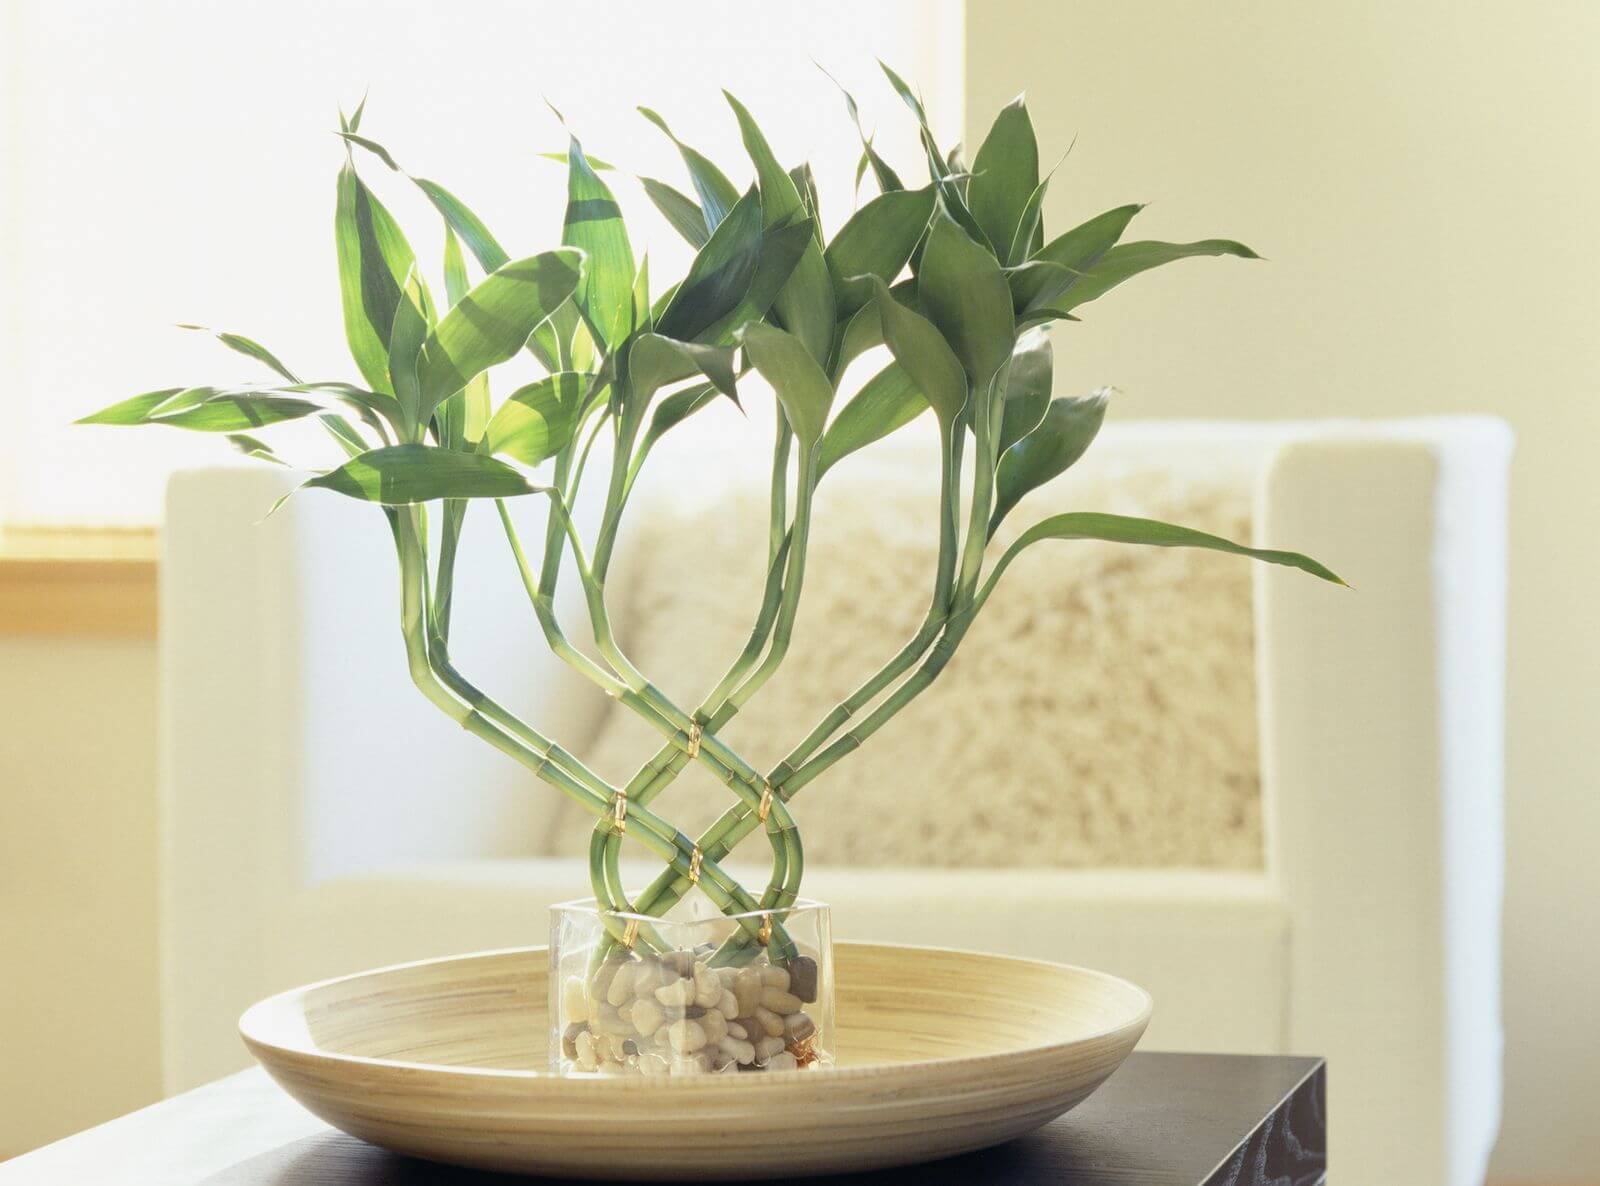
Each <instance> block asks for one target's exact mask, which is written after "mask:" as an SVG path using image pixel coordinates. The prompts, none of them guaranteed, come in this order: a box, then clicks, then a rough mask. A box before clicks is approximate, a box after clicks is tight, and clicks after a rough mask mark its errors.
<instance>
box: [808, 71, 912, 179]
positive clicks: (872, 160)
mask: <svg viewBox="0 0 1600 1186" xmlns="http://www.w3.org/2000/svg"><path fill="white" fill-rule="evenodd" d="M817 69H819V70H822V67H821V66H818V67H817ZM822 72H823V73H824V74H827V75H828V81H830V82H831V83H833V85H834V86H836V87H838V88H839V93H840V94H841V95H843V96H844V105H845V109H846V110H848V111H849V112H850V122H851V123H853V124H855V126H856V135H857V136H858V137H860V139H861V166H860V167H859V168H857V169H856V187H857V188H858V189H859V188H860V186H861V174H862V170H863V169H865V167H866V166H867V165H869V164H870V165H871V166H872V173H873V176H875V177H876V178H877V179H878V189H879V190H880V191H882V192H883V193H890V192H892V191H894V190H897V189H904V188H905V184H904V183H903V182H902V181H901V180H900V177H899V174H897V173H896V172H895V171H894V169H893V168H891V167H890V165H889V162H888V161H886V160H884V159H883V157H881V156H879V155H878V150H877V149H875V148H874V147H873V146H872V139H871V137H869V136H868V135H867V132H866V129H865V128H863V127H862V126H861V109H860V108H859V107H857V106H856V97H855V96H854V95H852V94H851V93H850V92H849V91H847V90H845V88H844V84H843V83H841V82H840V81H839V80H838V79H837V78H835V77H834V76H833V75H831V74H828V72H827V71H826V70H822Z"/></svg>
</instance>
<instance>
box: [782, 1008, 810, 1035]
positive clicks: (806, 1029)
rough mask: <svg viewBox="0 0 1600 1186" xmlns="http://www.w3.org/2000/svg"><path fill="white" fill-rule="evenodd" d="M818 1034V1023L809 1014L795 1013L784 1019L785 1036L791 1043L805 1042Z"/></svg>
mask: <svg viewBox="0 0 1600 1186" xmlns="http://www.w3.org/2000/svg"><path fill="white" fill-rule="evenodd" d="M816 1032H817V1023H816V1022H814V1021H812V1020H811V1017H810V1015H809V1014H806V1013H794V1014H791V1015H790V1016H788V1017H785V1018H784V1019H783V1036H784V1037H785V1038H787V1039H788V1040H789V1041H790V1042H804V1041H805V1040H806V1039H807V1038H809V1037H810V1036H811V1035H812V1034H814V1033H816Z"/></svg>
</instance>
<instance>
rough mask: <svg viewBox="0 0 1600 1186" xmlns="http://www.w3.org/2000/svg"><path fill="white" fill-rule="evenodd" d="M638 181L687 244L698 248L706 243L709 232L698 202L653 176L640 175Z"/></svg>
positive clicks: (709, 235)
mask: <svg viewBox="0 0 1600 1186" xmlns="http://www.w3.org/2000/svg"><path fill="white" fill-rule="evenodd" d="M639 181H640V183H641V184H642V185H643V186H644V192H645V194H646V195H647V196H648V197H649V199H650V200H651V201H652V202H653V203H655V207H656V209H657V210H659V211H661V215H662V217H663V218H665V219H666V220H667V222H668V223H670V224H671V225H672V229H673V230H675V231H677V232H678V234H680V235H682V236H683V237H684V238H685V239H686V240H688V242H689V246H691V247H693V248H695V249H696V250H699V249H700V248H702V247H704V246H705V245H706V240H707V239H709V238H710V237H711V234H710V232H708V231H707V230H706V216H705V212H704V211H703V210H701V209H700V204H699V203H698V202H696V201H695V200H694V199H693V198H691V197H690V196H689V195H688V194H686V193H683V192H682V191H681V190H677V189H674V188H673V187H672V186H670V185H668V184H667V183H666V182H665V181H657V180H656V179H655V178H654V177H641V178H639Z"/></svg>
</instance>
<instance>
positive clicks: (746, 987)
mask: <svg viewBox="0 0 1600 1186" xmlns="http://www.w3.org/2000/svg"><path fill="white" fill-rule="evenodd" d="M733 995H734V998H735V999H736V1000H737V1001H738V1003H739V1009H738V1015H739V1016H740V1017H749V1016H750V1013H751V1011H752V1010H753V1009H754V1008H755V1007H756V1006H757V1005H759V1004H760V1003H761V975H760V973H758V972H757V971H756V970H755V969H754V968H744V969H742V970H741V971H740V972H739V974H738V976H736V977H734V981H733Z"/></svg>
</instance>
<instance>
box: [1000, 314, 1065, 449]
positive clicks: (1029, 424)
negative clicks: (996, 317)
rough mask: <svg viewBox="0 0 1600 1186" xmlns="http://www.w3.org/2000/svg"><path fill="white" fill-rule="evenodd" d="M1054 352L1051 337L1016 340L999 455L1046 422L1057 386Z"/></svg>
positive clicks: (1036, 332) (1037, 333)
mask: <svg viewBox="0 0 1600 1186" xmlns="http://www.w3.org/2000/svg"><path fill="white" fill-rule="evenodd" d="M1054 360H1055V356H1054V352H1053V351H1052V349H1051V346H1050V335H1049V334H1047V333H1046V332H1045V331H1044V330H1042V329H1032V330H1029V331H1028V332H1027V333H1025V334H1023V335H1022V336H1021V337H1020V338H1018V339H1017V346H1016V349H1015V350H1013V351H1012V352H1011V370H1010V371H1009V372H1007V374H1006V406H1005V410H1004V411H1003V412H1002V414H1001V415H1002V419H1001V421H1000V443H999V445H998V446H996V450H997V452H998V453H1000V454H1004V453H1005V451H1006V450H1007V449H1009V448H1011V446H1012V445H1014V444H1016V443H1017V442H1018V441H1020V440H1021V439H1022V438H1023V437H1025V436H1027V435H1028V433H1030V432H1032V431H1033V430H1034V428H1035V426H1036V425H1038V423H1039V421H1041V420H1043V419H1044V414H1045V412H1046V411H1047V410H1048V409H1049V407H1050V391H1051V387H1052V384H1053V382H1054V375H1053V370H1054Z"/></svg>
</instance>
